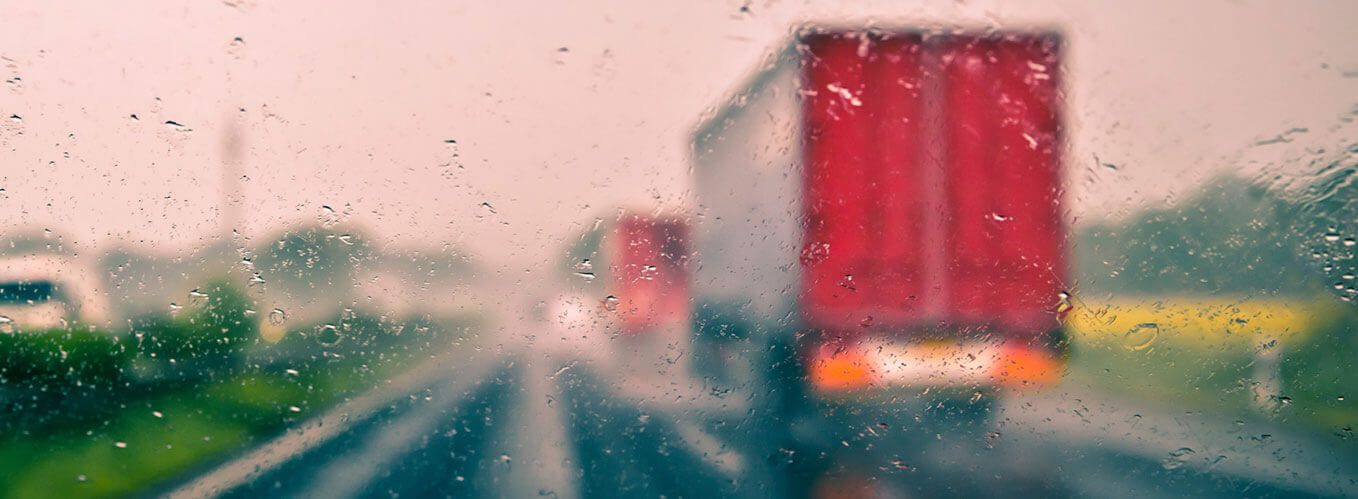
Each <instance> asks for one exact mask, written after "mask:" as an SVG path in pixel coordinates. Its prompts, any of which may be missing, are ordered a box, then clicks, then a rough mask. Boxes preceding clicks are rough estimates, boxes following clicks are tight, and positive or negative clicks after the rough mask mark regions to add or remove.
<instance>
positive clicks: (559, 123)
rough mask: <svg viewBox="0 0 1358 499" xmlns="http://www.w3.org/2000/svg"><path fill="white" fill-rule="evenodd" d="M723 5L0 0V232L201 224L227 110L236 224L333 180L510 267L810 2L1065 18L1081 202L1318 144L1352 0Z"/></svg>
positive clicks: (650, 176)
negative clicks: (237, 172) (235, 152)
mask: <svg viewBox="0 0 1358 499" xmlns="http://www.w3.org/2000/svg"><path fill="white" fill-rule="evenodd" d="M741 5H742V2H734V1H717V2H672V3H669V4H663V3H660V2H635V1H603V2H569V3H568V2H518V1H512V0H501V1H496V2H465V3H452V2H449V3H442V2H328V1H327V2H322V1H287V2H262V1H254V0H241V1H232V2H226V3H223V2H186V3H183V4H169V3H166V2H157V3H151V2H144V3H111V2H100V1H89V2H69V3H67V2H61V3H57V2H6V3H4V4H2V5H0V56H3V57H4V59H3V60H0V76H3V77H4V78H5V79H13V78H14V77H16V76H17V77H19V78H21V80H20V81H18V82H17V83H12V84H11V83H4V84H0V85H3V87H0V118H4V117H8V116H10V115H11V114H14V115H18V116H20V117H22V120H21V121H15V120H10V119H2V120H0V151H3V156H0V187H2V188H3V189H4V192H3V193H0V226H4V227H6V228H7V229H6V230H0V236H3V235H7V234H13V233H14V232H15V231H17V230H21V229H23V228H31V227H38V228H50V229H53V230H55V231H57V232H59V233H64V234H67V235H68V236H69V237H70V239H72V240H73V242H74V244H75V245H76V246H77V247H78V248H80V249H82V250H85V251H91V250H97V249H98V248H101V247H106V245H107V244H109V243H115V242H122V243H129V244H133V245H138V246H145V247H155V248H159V249H162V250H167V251H168V250H174V249H189V248H192V247H194V246H196V245H200V244H203V243H206V242H209V241H211V240H212V239H213V238H215V237H217V235H218V234H219V231H220V226H219V224H218V222H217V221H216V213H217V207H218V199H219V194H218V192H219V190H220V186H221V177H222V175H221V164H222V150H223V148H222V146H221V144H222V141H223V136H224V135H225V134H224V131H225V130H226V127H227V126H228V125H229V124H230V123H231V122H233V121H234V122H237V126H238V128H239V130H240V132H241V135H242V136H243V138H244V144H245V147H246V149H245V151H244V162H243V165H242V166H241V173H242V174H243V175H244V176H245V177H246V178H247V179H246V180H244V182H243V185H244V191H243V199H242V203H241V214H242V217H243V219H244V222H243V223H242V224H241V227H240V230H241V232H242V233H243V234H245V235H246V236H247V237H259V236H262V235H266V234H269V233H271V232H272V231H274V230H277V229H278V228H281V227H283V226H285V225H287V224H290V223H293V222H296V221H298V220H313V219H316V218H317V217H318V216H322V215H323V213H322V212H323V210H322V208H321V207H322V206H330V207H333V208H334V209H335V210H336V211H337V212H339V213H338V215H336V216H338V217H340V218H344V219H346V220H349V221H351V222H353V223H357V224H361V225H363V226H365V227H367V228H368V230H369V231H370V232H373V233H374V234H376V235H377V236H378V237H379V238H380V239H381V240H383V241H384V242H396V243H398V244H402V245H429V246H438V245H440V244H442V243H451V244H453V245H455V246H459V247H464V248H467V249H469V250H471V251H472V252H474V253H475V254H477V255H478V256H481V257H483V258H485V259H487V260H491V261H509V260H515V261H520V262H524V263H527V264H530V265H531V264H532V263H533V262H540V261H542V258H546V257H550V256H553V255H554V250H556V249H558V248H559V247H560V241H561V240H562V239H563V238H564V237H567V236H569V235H570V234H572V233H574V232H576V231H579V230H580V229H581V228H582V227H584V226H587V225H589V224H590V223H591V221H592V219H591V218H590V217H592V216H593V215H596V214H598V213H599V212H600V211H601V210H604V209H606V208H608V207H611V206H617V205H627V206H650V205H652V204H654V203H657V202H662V203H665V204H669V205H682V204H684V203H685V202H687V199H688V196H689V192H688V185H689V183H688V179H687V173H688V165H687V161H686V150H687V145H686V143H685V141H686V139H687V135H688V133H689V131H690V129H691V128H692V126H693V125H694V124H695V123H696V121H697V120H698V119H699V118H700V117H701V116H702V115H703V113H704V112H705V111H707V110H710V108H711V106H713V105H715V104H716V103H718V102H719V100H720V99H721V98H722V97H723V96H724V95H725V94H726V93H727V92H730V91H731V90H732V89H733V88H734V87H735V86H736V85H737V84H738V83H739V82H740V81H741V80H742V79H743V78H744V77H745V76H746V75H747V74H748V73H749V72H751V71H753V70H755V69H756V68H757V66H758V64H759V62H760V60H761V58H762V57H763V56H764V55H765V54H767V53H768V51H769V50H770V49H771V48H772V47H774V46H776V45H777V44H778V43H780V41H781V40H783V39H784V38H785V37H786V36H787V35H788V33H789V30H790V29H791V28H792V27H793V26H795V25H797V24H798V23H802V22H806V21H821V20H824V21H845V20H848V21H868V20H871V21H875V22H879V23H883V24H892V25H898V24H910V23H920V22H934V23H936V22H947V23H960V24H964V25H968V26H998V27H1014V26H1018V27H1021V26H1027V25H1035V24H1040V25H1044V26H1059V27H1062V28H1063V29H1064V30H1065V32H1066V34H1067V36H1068V39H1069V43H1070V47H1071V52H1070V59H1069V64H1070V68H1069V73H1070V75H1071V76H1070V79H1069V81H1068V83H1067V88H1068V90H1069V91H1070V101H1069V106H1070V111H1071V112H1070V118H1071V125H1072V129H1071V154H1070V160H1071V161H1070V164H1069V168H1070V182H1071V189H1072V194H1071V198H1072V200H1073V201H1074V203H1073V209H1074V212H1075V214H1076V215H1079V216H1082V217H1085V218H1097V217H1102V216H1108V215H1110V214H1112V215H1116V214H1118V213H1122V212H1125V211H1127V210H1128V209H1129V207H1133V206H1139V205H1145V204H1149V203H1159V202H1163V201H1164V200H1165V199H1166V198H1167V196H1169V194H1170V193H1173V192H1178V190H1182V189H1184V188H1185V186H1191V185H1192V184H1193V183H1194V182H1196V181H1200V180H1202V179H1203V178H1204V177H1206V176H1208V175H1209V174H1210V173H1211V172H1212V171H1214V169H1215V168H1219V167H1221V166H1222V165H1224V164H1226V163H1227V162H1228V161H1229V160H1231V159H1233V158H1237V157H1240V155H1241V154H1243V153H1246V152H1248V154H1251V157H1252V158H1256V159H1255V160H1256V161H1265V162H1267V161H1269V160H1268V159H1267V158H1270V157H1275V156H1276V157H1285V156H1286V154H1284V152H1274V151H1272V150H1267V151H1264V152H1263V153H1259V152H1258V151H1247V149H1249V145H1250V144H1251V143H1253V142H1255V141H1257V140H1259V139H1262V138H1267V137H1271V136H1274V135H1276V134H1278V133H1279V132H1282V131H1284V130H1287V129H1289V128H1293V127H1305V128H1309V129H1310V130H1311V131H1310V132H1308V134H1309V138H1308V139H1307V140H1310V141H1313V142H1316V143H1322V144H1324V143H1329V144H1330V145H1334V143H1335V141H1336V140H1339V139H1344V138H1345V137H1337V136H1328V135H1326V134H1327V133H1331V134H1333V133H1338V132H1327V131H1326V130H1327V127H1329V126H1331V125H1333V124H1334V123H1336V122H1337V121H1338V118H1339V116H1340V115H1342V114H1344V113H1346V112H1348V111H1349V110H1350V109H1352V107H1353V105H1354V104H1355V103H1358V41H1355V40H1358V38H1355V37H1354V36H1353V35H1352V32H1351V31H1352V29H1351V26H1350V25H1351V23H1352V20H1353V19H1358V4H1354V3H1347V4H1346V3H1344V2H1302V3H1297V4H1294V3H1292V2H1250V1H1222V2H1170V1H1156V2H1125V1H1110V2H1086V1H1074V0H1072V1H1057V0H1051V1H1033V2H983V1H965V2H928V3H923V2H901V1H882V2H845V1H830V2H817V1H805V2H776V1H774V2H765V1H760V0H756V1H754V2H753V3H751V4H750V6H749V7H750V12H749V13H742V12H740V6H741ZM236 37H240V38H241V39H242V40H243V43H233V40H234V39H235V38H236ZM563 47H564V48H566V49H567V50H566V51H561V50H559V49H561V48H563ZM1346 75H1347V76H1346ZM239 108H244V111H243V112H241V111H238V109H239ZM132 114H136V115H137V116H138V117H139V118H140V119H139V120H135V121H134V120H132V119H131V118H129V116H130V115H132ZM167 120H173V121H175V122H178V123H182V124H183V125H185V126H186V127H188V128H190V129H192V131H191V132H185V131H178V130H173V129H171V128H170V127H167V126H165V125H163V123H164V122H165V121H167ZM444 139H456V140H457V145H456V146H449V145H446V144H444V143H443V141H444ZM1349 139H1351V137H1349ZM1302 142H1304V141H1302ZM1287 147H1293V146H1289V145H1282V146H1278V147H1277V148H1278V149H1279V151H1281V150H1282V149H1284V148H1287ZM1289 151H1291V153H1295V148H1293V149H1289ZM454 154H456V157H454ZM1094 154H1097V155H1098V156H1099V157H1100V158H1101V159H1102V160H1103V161H1106V162H1113V163H1116V164H1118V165H1119V166H1120V169H1118V170H1115V171H1114V170H1100V169H1098V168H1091V163H1092V162H1091V160H1090V157H1091V156H1092V155H1094ZM1258 157H1263V158H1265V159H1263V160H1258V159H1257V158H1258ZM482 203H490V205H491V206H493V207H494V211H493V212H492V211H491V210H488V209H485V208H483V207H482V206H481V204H482Z"/></svg>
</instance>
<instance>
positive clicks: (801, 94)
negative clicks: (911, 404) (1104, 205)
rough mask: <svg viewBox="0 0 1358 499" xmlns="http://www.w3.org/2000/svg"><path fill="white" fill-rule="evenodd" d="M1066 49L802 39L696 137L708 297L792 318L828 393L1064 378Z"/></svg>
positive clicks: (879, 35) (857, 33) (701, 291)
mask: <svg viewBox="0 0 1358 499" xmlns="http://www.w3.org/2000/svg"><path fill="white" fill-rule="evenodd" d="M1060 49H1061V43H1060V37H1059V36H1058V35H1056V34H1055V33H1051V32H998V33H996V32H987V33H966V32H955V31H950V32H941V33H934V32H923V31H910V30H898V31H879V30H853V29H850V30H832V29H806V30H803V31H802V32H801V33H800V34H799V35H798V36H797V37H796V38H795V40H794V41H793V42H792V43H790V44H789V46H788V47H787V48H786V49H784V50H782V51H781V52H779V53H777V54H776V55H775V56H774V57H773V58H772V59H771V60H770V61H769V62H768V64H767V66H766V67H765V68H764V69H762V70H761V71H760V72H758V73H757V74H756V75H755V76H754V77H753V78H752V79H751V80H750V81H749V82H748V83H747V84H746V86H745V87H744V88H741V89H740V90H739V91H738V92H736V93H735V96H734V97H733V98H732V99H731V100H730V101H729V102H727V103H726V104H725V105H724V106H722V107H720V108H719V109H718V110H717V111H716V112H715V114H714V115H713V116H711V117H710V118H709V119H707V120H706V121H705V122H704V123H703V124H702V125H701V126H700V127H699V128H698V129H697V131H696V132H695V136H694V138H693V151H692V155H693V162H694V172H695V179H696V182H697V186H696V192H697V194H698V205H699V206H698V212H697V214H696V215H697V216H696V217H695V218H694V219H695V221H696V222H695V224H696V227H695V230H694V240H695V246H696V252H695V255H696V256H695V258H696V265H694V266H693V268H694V271H695V277H694V284H693V293H694V296H695V299H696V300H698V301H701V302H736V303H747V304H749V305H748V307H747V309H748V311H749V315H750V316H751V317H755V318H757V319H758V320H762V321H765V322H768V323H782V324H788V323H794V324H795V326H794V329H796V330H797V333H799V334H800V335H801V336H804V337H805V338H806V341H803V342H802V343H801V344H800V345H799V352H800V353H799V355H800V356H801V357H802V359H803V360H804V364H805V366H806V370H807V372H806V373H805V374H806V379H807V381H808V382H809V384H810V386H811V387H812V388H813V389H814V390H815V391H816V392H817V393H820V394H822V395H834V394H835V393H839V392H846V391H854V390H858V391H861V390H863V389H871V388H873V387H878V388H888V387H894V386H939V385H959V386H968V387H983V386H994V385H997V384H1016V385H1026V384H1040V383H1046V382H1050V381H1051V380H1053V379H1054V377H1055V376H1056V375H1058V374H1059V369H1060V358H1061V355H1060V349H1059V345H1058V343H1059V342H1057V341H1054V340H1055V339H1057V338H1059V337H1060V329H1061V325H1060V322H1059V317H1058V313H1059V312H1060V308H1061V306H1062V303H1063V301H1064V299H1065V294H1064V291H1063V286H1064V281H1065V275H1066V269H1067V264H1066V248H1065V242H1066V230H1065V223H1064V220H1063V211H1062V209H1061V197H1062V185H1061V151H1062V113H1061V103H1062V95H1061V59H1060Z"/></svg>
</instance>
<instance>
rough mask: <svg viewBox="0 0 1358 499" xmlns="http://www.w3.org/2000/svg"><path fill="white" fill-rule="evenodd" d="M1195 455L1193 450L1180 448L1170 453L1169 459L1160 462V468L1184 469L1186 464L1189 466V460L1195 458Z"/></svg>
mask: <svg viewBox="0 0 1358 499" xmlns="http://www.w3.org/2000/svg"><path fill="white" fill-rule="evenodd" d="M1193 454H1194V451H1193V449H1190V448H1188V447H1180V448H1179V449H1178V450H1175V451H1173V452H1170V453H1169V457H1166V458H1165V459H1164V460H1163V461H1160V466H1161V467H1162V468H1164V469H1167V470H1173V469H1178V468H1180V467H1183V465H1184V464H1187V462H1188V460H1189V459H1192V458H1193Z"/></svg>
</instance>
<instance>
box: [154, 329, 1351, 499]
mask: <svg viewBox="0 0 1358 499" xmlns="http://www.w3.org/2000/svg"><path fill="white" fill-rule="evenodd" d="M478 351H480V352H481V353H480V354H478V355H474V356H463V357H458V356H452V357H444V358H435V359H433V360H430V361H428V362H426V363H425V364H423V365H420V366H417V367H415V368H413V369H411V370H410V371H408V372H407V373H405V374H403V375H402V376H400V377H398V378H396V379H393V380H391V381H390V382H388V383H386V384H384V385H383V386H381V387H378V388H375V389H374V390H372V391H371V392H369V393H367V394H364V395H362V396H360V397H357V398H355V399H353V400H350V401H349V402H347V403H345V404H343V405H341V406H339V407H336V408H334V409H332V410H330V411H329V412H327V413H325V414H323V415H320V416H318V417H316V418H314V419H313V420H311V421H308V422H307V423H305V424H302V425H300V426H299V427H297V428H295V429H293V430H291V431H289V432H287V433H285V434H284V435H281V436H279V437H277V438H275V439H274V440H272V441H269V442H266V443H264V444H262V445H260V446H259V447H257V448H254V449H248V450H246V451H244V452H242V453H241V454H239V455H237V456H234V457H233V458H231V459H229V460H227V461H224V462H222V463H221V464H220V465H218V466H215V467H212V468H209V469H206V470H203V471H202V472H201V473H198V474H197V476H192V477H185V478H183V479H182V480H181V481H180V482H178V483H175V484H171V487H170V488H169V489H168V490H169V492H168V494H167V495H169V496H171V497H252V496H268V497H327V498H329V497H556V498H578V497H661V496H664V497H798V496H805V495H807V494H808V493H809V492H812V491H815V490H820V491H822V492H824V491H828V490H842V491H849V490H858V489H855V487H857V486H859V485H863V484H870V489H871V490H872V491H873V492H874V493H876V494H877V495H879V496H885V497H936V496H975V495H983V496H1025V497H1031V496H1048V497H1061V496H1069V497H1184V496H1194V497H1240V496H1251V497H1293V496H1303V497H1304V496H1345V495H1355V494H1358V482H1356V480H1358V466H1355V463H1358V460H1355V451H1354V449H1353V447H1352V446H1353V444H1352V442H1350V441H1342V442H1340V441H1333V440H1326V439H1325V438H1324V437H1316V436H1303V435H1294V434H1291V433H1289V432H1288V431H1285V430H1283V429H1281V428H1277V427H1274V426H1273V425H1272V424H1271V423H1268V422H1267V421H1262V422H1261V421H1256V420H1249V421H1237V420H1236V418H1234V417H1226V416H1224V415H1217V416H1212V415H1206V414H1192V413H1184V412H1181V411H1180V412H1176V411H1172V410H1165V409H1158V410H1157V409H1155V408H1153V406H1148V405H1147V404H1140V403H1133V402H1129V401H1119V400H1110V399H1107V398H1106V397H1104V396H1101V395H1100V394H1095V393H1082V392H1079V391H1078V390H1076V389H1075V388H1072V387H1068V386H1063V387H1058V388H1057V389H1054V390H1049V391H1047V392H1042V393H1038V394H1034V395H1026V396H1012V397H1007V398H1001V399H986V400H983V401H981V402H980V403H977V402H972V401H954V402H943V401H938V400H935V399H920V400H919V401H898V402H896V403H890V404H877V405H868V404H841V405H835V404H820V405H814V404H803V405H801V406H798V407H800V408H799V409H793V410H789V409H788V408H787V405H786V404H782V403H778V402H776V400H778V398H777V396H778V395H785V394H783V393H781V392H780V390H779V389H778V388H777V387H776V386H774V385H773V384H770V383H769V382H766V381H761V380H759V378H758V376H751V377H747V378H745V379H744V381H736V382H734V383H733V384H727V385H721V384H716V383H715V382H712V381H711V380H710V378H708V377H703V376H698V375H696V374H693V373H692V372H689V371H688V370H686V369H681V368H673V369H668V370H665V369H662V370H660V372H657V370H656V369H654V368H653V365H654V362H653V361H652V360H653V359H650V360H648V359H649V358H647V357H645V356H640V357H639V358H640V360H639V361H638V362H633V363H630V364H629V363H625V362H624V363H622V364H618V363H614V364H607V363H600V362H590V361H587V360H583V361H582V360H581V359H580V358H578V356H572V355H561V354H559V353H552V352H553V350H551V349H544V348H539V347H538V345H533V344H531V343H530V344H525V345H524V346H522V347H520V348H495V349H483V350H478ZM558 352H559V351H558ZM615 356H616V353H615ZM626 356H627V355H624V356H623V357H626ZM633 356H636V355H633ZM670 360H673V359H670ZM673 363H674V364H676V365H681V364H682V362H673ZM662 364H664V362H662ZM637 366H641V368H638V367H637ZM1067 385H1069V383H1068V384H1067ZM865 490H866V489H865Z"/></svg>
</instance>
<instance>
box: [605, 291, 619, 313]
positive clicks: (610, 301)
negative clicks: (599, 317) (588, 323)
mask: <svg viewBox="0 0 1358 499" xmlns="http://www.w3.org/2000/svg"><path fill="white" fill-rule="evenodd" d="M604 309H605V310H608V311H609V312H616V311H617V310H618V297H616V296H613V295H608V297H607V298H604Z"/></svg>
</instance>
